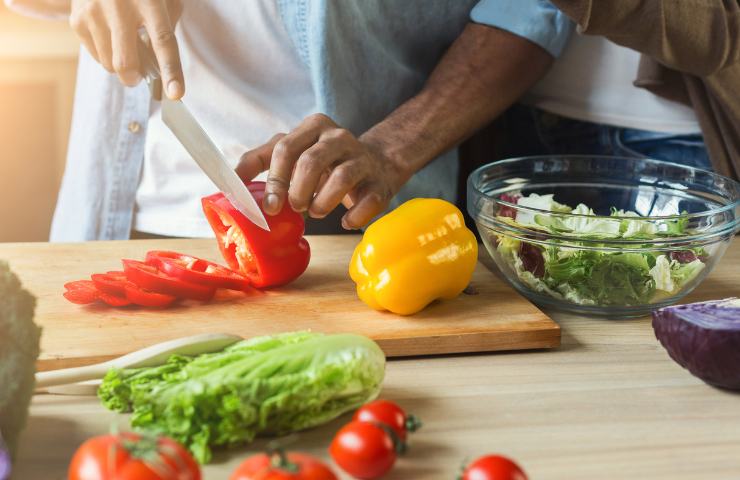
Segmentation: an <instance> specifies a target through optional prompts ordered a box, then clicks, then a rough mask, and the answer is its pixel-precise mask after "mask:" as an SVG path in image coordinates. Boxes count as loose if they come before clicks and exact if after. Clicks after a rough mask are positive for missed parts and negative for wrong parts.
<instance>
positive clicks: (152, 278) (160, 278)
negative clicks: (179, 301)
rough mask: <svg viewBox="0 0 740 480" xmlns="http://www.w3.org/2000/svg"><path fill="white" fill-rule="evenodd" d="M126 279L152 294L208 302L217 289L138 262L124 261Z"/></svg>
mask: <svg viewBox="0 0 740 480" xmlns="http://www.w3.org/2000/svg"><path fill="white" fill-rule="evenodd" d="M122 262H123V271H124V272H125V273H126V278H127V279H128V280H129V281H130V282H133V283H134V284H135V285H136V286H138V287H140V288H143V289H144V290H149V291H151V292H157V293H164V294H165V295H172V296H175V297H178V298H188V299H191V300H201V301H204V302H205V301H208V300H210V299H211V298H213V294H214V293H215V292H216V289H215V288H213V287H206V286H205V285H198V284H197V283H190V282H185V281H183V280H180V279H178V278H175V277H171V276H169V275H167V274H166V273H163V272H160V271H159V269H157V267H153V266H151V265H147V264H146V263H144V262H139V261H137V260H122Z"/></svg>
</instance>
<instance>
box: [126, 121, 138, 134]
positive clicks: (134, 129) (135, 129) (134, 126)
mask: <svg viewBox="0 0 740 480" xmlns="http://www.w3.org/2000/svg"><path fill="white" fill-rule="evenodd" d="M140 130H141V124H140V123H139V122H131V123H129V124H128V131H129V132H131V133H139V131H140Z"/></svg>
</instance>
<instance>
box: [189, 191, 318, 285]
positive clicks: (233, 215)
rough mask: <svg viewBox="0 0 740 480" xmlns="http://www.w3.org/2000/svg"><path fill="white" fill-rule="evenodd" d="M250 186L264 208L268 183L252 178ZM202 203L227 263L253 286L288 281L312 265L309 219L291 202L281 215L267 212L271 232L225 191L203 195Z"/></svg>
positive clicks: (279, 283)
mask: <svg viewBox="0 0 740 480" xmlns="http://www.w3.org/2000/svg"><path fill="white" fill-rule="evenodd" d="M247 188H249V191H250V192H251V193H252V195H253V196H254V198H255V199H256V200H257V203H258V204H259V205H260V208H261V205H262V198H263V197H264V194H265V183H264V182H251V183H249V184H248V185H247ZM202 204H203V211H204V212H205V214H206V218H207V219H208V223H210V225H211V228H212V229H213V231H214V232H215V234H216V239H217V240H218V247H219V249H220V250H221V254H222V255H223V257H224V259H225V260H226V263H227V264H228V265H229V267H231V269H232V270H236V271H239V272H241V273H242V274H243V275H244V276H245V277H247V278H248V279H249V281H250V282H251V283H252V285H253V286H255V287H258V288H263V287H275V286H278V285H284V284H286V283H288V282H291V281H293V280H295V279H296V278H298V277H299V276H300V275H301V274H302V273H303V272H304V271H305V270H306V267H308V262H309V260H310V258H311V248H310V247H309V245H308V242H307V241H306V239H305V238H303V231H304V227H305V222H304V221H303V216H301V214H299V213H297V212H295V211H294V210H293V209H292V208H290V206H289V205H288V203H287V202H286V204H285V206H284V207H283V209H282V210H281V211H280V213H278V214H277V215H266V216H265V217H266V218H267V223H268V225H269V226H270V231H269V232H268V231H266V230H263V229H261V228H260V227H258V226H257V225H255V224H253V223H252V222H250V221H249V220H248V219H247V218H246V217H245V216H244V215H242V213H241V212H239V210H237V209H236V208H235V207H234V206H233V205H232V204H231V202H229V200H228V199H227V198H226V197H225V196H224V195H223V194H222V193H217V194H215V195H211V196H208V197H205V198H203V199H202Z"/></svg>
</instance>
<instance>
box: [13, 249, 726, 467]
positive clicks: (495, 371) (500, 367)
mask: <svg viewBox="0 0 740 480" xmlns="http://www.w3.org/2000/svg"><path fill="white" fill-rule="evenodd" d="M733 295H740V243H738V242H737V241H736V242H735V243H734V245H732V246H731V247H730V250H728V253H727V254H726V255H725V257H724V259H723V260H722V262H721V263H720V265H719V266H718V267H717V268H716V270H715V271H714V272H712V273H711V274H710V276H709V277H708V278H707V279H706V280H705V281H704V283H703V284H702V285H700V286H699V288H698V289H697V290H696V291H695V292H694V293H692V294H691V295H690V296H689V298H687V299H686V300H687V301H698V300H708V299H714V298H725V297H729V296H733ZM552 316H553V317H554V318H555V319H556V320H557V321H558V323H559V324H560V325H561V327H562V329H563V344H562V346H561V347H560V348H557V349H552V350H539V351H528V352H507V353H493V354H478V355H452V356H443V357H426V358H410V359H397V360H391V361H390V362H388V368H387V374H386V380H385V383H384V389H383V392H382V396H383V397H384V398H388V399H392V400H396V401H398V402H400V403H401V404H402V405H403V406H404V407H406V409H407V410H409V411H412V412H414V413H416V414H418V415H419V416H420V417H421V418H422V419H423V420H424V427H423V428H422V429H421V430H420V431H419V432H417V433H416V434H414V436H413V437H412V439H411V448H410V450H409V453H408V455H407V456H406V457H404V458H403V459H401V460H400V461H399V462H398V463H397V465H396V468H395V469H394V470H393V471H392V472H391V473H390V474H389V475H388V476H386V477H384V480H410V479H413V480H427V479H429V480H438V479H439V480H451V479H454V478H455V475H456V473H457V471H458V468H459V466H460V464H461V463H462V461H463V460H464V459H465V458H474V457H475V456H477V455H481V454H484V453H487V452H498V453H502V454H505V455H509V456H511V457H512V458H514V459H516V460H517V462H519V463H520V464H521V465H522V466H523V467H524V469H525V470H526V471H527V473H528V475H529V478H530V479H531V480H626V479H640V480H643V479H644V480H738V479H740V393H731V392H728V391H722V390H718V389H715V388H712V387H709V386H707V385H705V384H704V383H702V382H701V381H700V380H698V379H697V378H695V377H693V376H691V375H690V374H689V373H688V372H687V371H686V370H684V369H683V368H681V367H680V366H678V365H676V364H675V363H674V362H673V361H671V359H670V358H669V357H668V354H667V353H666V352H665V350H664V349H663V348H662V347H661V346H660V345H659V344H658V342H657V341H656V340H655V336H654V335H653V329H652V328H651V326H650V320H649V319H648V318H641V319H635V320H619V321H610V320H597V319H592V318H586V317H579V316H574V315H565V314H562V313H557V312H552ZM348 418H349V417H348V416H345V417H343V418H340V419H338V420H336V421H334V422H331V423H329V424H328V425H325V426H323V427H321V428H317V429H314V430H310V431H307V432H304V433H303V434H301V435H300V437H299V439H298V441H297V443H296V444H294V445H293V448H294V449H296V450H302V451H307V452H309V453H312V454H315V455H318V456H320V457H322V458H324V459H325V460H327V461H329V457H328V455H327V451H326V449H327V447H328V445H329V442H330V441H331V437H332V435H333V434H334V432H336V430H337V429H338V428H339V427H340V426H341V425H342V424H343V422H346V421H347V420H348ZM126 421H127V417H126V416H116V415H115V414H112V413H110V412H107V411H106V410H105V409H103V407H101V406H100V404H99V403H98V401H97V400H96V399H95V398H90V397H55V396H50V395H37V396H36V397H35V398H34V400H33V405H32V407H31V418H30V420H29V423H28V427H27V429H26V431H25V435H24V437H23V438H22V442H21V448H20V454H19V458H18V462H17V472H16V473H17V475H16V476H15V477H14V479H20V480H62V479H64V478H66V477H65V470H66V467H67V465H68V462H69V459H70V457H71V456H72V454H73V453H74V451H75V449H76V448H77V446H78V445H79V444H80V443H82V442H83V441H84V440H85V439H86V438H88V437H90V436H93V435H100V434H102V433H105V432H107V431H108V429H109V428H110V425H111V423H112V422H118V423H119V424H120V425H121V426H122V427H125V426H126ZM264 444H265V443H264V441H262V440H261V441H258V442H256V443H254V444H252V445H248V446H244V447H241V448H236V449H233V450H230V451H224V452H219V453H218V454H217V456H216V459H215V462H214V463H212V464H210V465H207V466H205V467H204V469H203V473H204V478H205V479H206V480H224V479H227V478H228V476H229V473H230V472H231V471H233V469H234V468H236V466H237V465H238V464H239V462H241V461H242V460H243V459H244V458H245V457H246V456H248V455H250V454H252V453H255V452H256V451H258V450H259V449H260V448H261V447H263V446H264ZM340 478H341V479H342V480H350V477H348V476H345V475H340Z"/></svg>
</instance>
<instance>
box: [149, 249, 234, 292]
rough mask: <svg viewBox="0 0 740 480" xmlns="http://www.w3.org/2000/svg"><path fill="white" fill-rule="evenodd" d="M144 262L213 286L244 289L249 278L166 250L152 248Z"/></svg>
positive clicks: (178, 276)
mask: <svg viewBox="0 0 740 480" xmlns="http://www.w3.org/2000/svg"><path fill="white" fill-rule="evenodd" d="M146 263H148V264H149V265H153V266H155V267H157V268H158V269H160V270H162V271H163V272H165V273H166V274H167V275H169V276H171V277H175V278H179V279H181V280H184V281H186V282H191V283H197V284H199V285H206V286H210V287H214V288H228V289H230V290H245V289H246V288H249V280H247V279H246V277H244V276H243V275H241V274H239V273H237V272H235V271H233V270H231V269H229V268H226V267H224V266H223V265H219V264H218V263H213V262H209V261H208V260H204V259H202V258H198V257H193V256H191V255H185V254H182V253H177V252H170V251H166V250H152V251H150V252H147V254H146Z"/></svg>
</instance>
